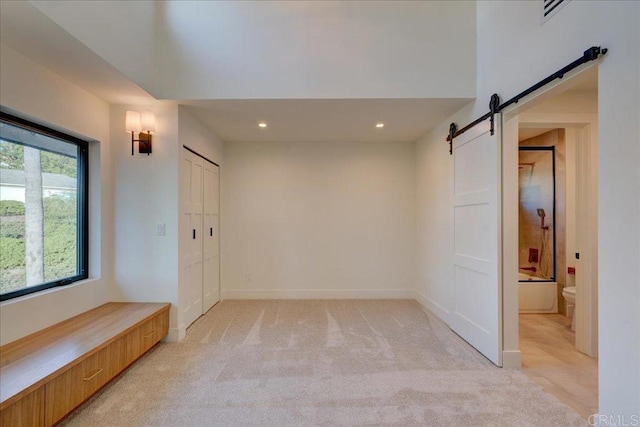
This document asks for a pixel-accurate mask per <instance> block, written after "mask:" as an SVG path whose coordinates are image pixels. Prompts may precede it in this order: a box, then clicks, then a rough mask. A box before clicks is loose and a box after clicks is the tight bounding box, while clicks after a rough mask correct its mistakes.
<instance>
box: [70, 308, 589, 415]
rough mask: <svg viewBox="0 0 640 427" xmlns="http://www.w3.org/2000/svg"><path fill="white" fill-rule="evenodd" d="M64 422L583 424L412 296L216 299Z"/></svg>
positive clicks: (555, 401)
mask: <svg viewBox="0 0 640 427" xmlns="http://www.w3.org/2000/svg"><path fill="white" fill-rule="evenodd" d="M65 424H66V425H68V426H214V425H228V426H244V425H274V426H276V425H277V426H284V425H291V426H303V425H363V424H377V425H380V424H393V425H403V426H408V425H438V426H440V425H442V426H519V427H521V426H578V425H580V426H584V425H587V422H586V420H584V419H582V418H581V417H580V416H579V415H578V414H577V413H575V412H574V411H573V410H571V409H570V408H569V407H567V406H565V405H564V404H562V403H560V402H559V401H558V400H556V399H555V398H554V397H553V396H552V395H550V394H548V393H546V392H545V391H543V390H542V389H541V388H540V387H539V386H538V385H536V384H535V383H534V382H533V381H531V380H529V379H528V378H527V377H525V376H524V375H523V374H522V373H521V372H520V371H518V370H508V369H499V368H496V367H494V366H493V365H492V364H491V363H490V362H489V361H487V360H486V359H485V358H484V357H482V356H481V355H480V354H479V353H477V352H476V351H475V350H474V349H473V348H471V347H470V346H469V345H468V344H467V343H465V342H464V341H463V340H462V339H460V338H459V337H458V336H457V335H455V334H454V333H453V332H451V331H450V330H449V329H448V328H447V326H446V325H445V324H444V323H442V322H441V321H440V320H439V319H437V318H436V317H435V316H434V315H432V314H430V313H428V312H427V313H425V312H424V311H423V310H422V309H421V307H420V306H419V305H418V303H416V302H415V301H409V300H380V301H371V300H336V301H333V300H329V301H320V300H316V301H290V300H288V301H224V302H222V303H219V304H218V305H216V306H215V307H214V308H213V309H212V310H210V311H209V313H207V314H206V315H205V316H203V317H202V318H200V319H199V320H198V321H197V322H196V323H194V324H193V325H192V327H191V328H190V329H189V331H188V333H187V337H186V338H185V340H184V341H183V342H181V343H179V344H164V343H161V344H160V345H158V346H157V347H156V348H154V349H153V350H152V351H151V352H150V353H149V354H147V355H146V356H145V357H144V358H142V359H141V360H140V361H138V362H137V363H136V364H135V365H134V366H132V367H131V368H130V369H129V370H128V371H127V372H126V373H125V374H123V375H122V376H121V377H119V378H117V379H116V380H115V381H114V382H112V383H111V384H110V385H109V386H108V387H107V388H105V389H104V391H102V392H101V393H99V394H98V395H97V396H95V397H94V398H93V399H92V400H90V401H89V402H88V403H87V404H85V405H84V406H83V407H82V408H80V410H79V411H77V412H76V413H75V414H74V415H72V416H71V417H70V418H68V419H67V421H66V422H65Z"/></svg>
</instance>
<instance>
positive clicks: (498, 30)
mask: <svg viewBox="0 0 640 427" xmlns="http://www.w3.org/2000/svg"><path fill="white" fill-rule="evenodd" d="M539 7H540V4H539V2H490V1H483V2H478V4H477V18H478V20H477V30H478V51H477V58H478V101H477V102H476V103H475V104H474V106H473V107H469V108H467V109H465V110H463V111H461V112H459V113H458V114H456V115H454V117H452V118H451V119H454V120H455V121H456V122H457V123H458V124H459V125H464V124H466V123H468V122H469V121H471V120H473V119H475V118H476V117H477V116H479V115H481V114H484V113H486V112H487V110H488V108H487V103H488V100H489V97H490V95H491V94H492V93H494V92H498V93H499V94H500V95H501V96H502V98H503V99H508V98H510V97H511V96H514V95H515V94H517V93H519V92H520V91H522V90H523V89H525V88H527V87H529V86H530V85H531V84H533V83H535V82H537V81H538V80H540V79H542V78H544V77H546V76H547V75H548V74H550V73H552V72H554V71H556V70H557V69H559V68H561V67H563V66H565V65H566V64H568V63H569V62H571V61H573V60H574V59H576V58H578V57H579V56H581V55H582V52H583V51H584V50H585V49H587V48H588V47H590V46H592V45H602V46H604V47H607V48H609V49H610V52H609V54H608V55H607V56H606V57H605V58H604V59H603V61H602V63H601V64H600V66H599V70H598V76H599V86H598V89H599V99H598V112H599V134H598V135H599V138H598V140H599V162H600V163H599V165H600V170H599V193H598V194H599V200H598V205H599V213H598V217H599V233H598V241H599V267H600V268H599V283H600V287H599V290H600V294H599V302H600V304H599V310H600V323H599V332H600V343H599V344H600V350H599V356H600V358H599V365H600V372H599V377H600V387H599V391H600V394H599V397H600V413H602V414H627V415H630V414H632V413H637V412H638V410H639V408H640V381H638V379H639V378H640V340H639V339H638V337H639V336H640V286H639V283H640V271H639V269H638V260H639V259H640V189H639V188H638V183H639V182H640V169H639V168H638V165H639V164H640V138H639V135H640V120H638V117H640V97H639V96H638V94H639V93H640V79H638V75H640V51H639V50H638V45H639V44H640V26H639V25H638V22H639V20H640V3H638V2H625V1H621V2H615V1H608V2H604V1H592V2H579V1H573V2H570V3H568V4H567V6H566V7H565V8H564V9H562V10H561V11H560V12H559V13H558V14H557V15H556V16H555V17H554V18H552V19H551V20H550V21H548V22H547V23H546V24H544V25H543V26H540V20H539V19H540V18H539V9H538V8H539ZM505 35H508V36H505ZM450 121H451V120H447V121H446V122H443V123H442V124H441V125H440V127H439V128H438V129H436V130H435V131H434V132H432V133H431V134H429V135H427V136H426V137H425V138H423V139H422V140H421V141H420V143H419V144H418V147H419V151H421V150H422V151H431V150H433V151H434V152H437V153H441V152H442V154H438V156H439V157H433V158H431V157H426V156H424V157H421V158H419V160H418V166H417V168H418V171H426V170H428V169H429V168H430V167H437V164H438V160H441V161H444V157H446V156H447V155H448V154H447V153H446V150H447V147H446V143H445V138H446V135H447V129H448V123H449V122H450ZM443 173H444V172H443ZM434 179H435V180H434V182H433V184H432V185H434V186H439V185H445V186H446V185H448V180H447V179H446V177H441V176H438V177H434ZM428 194H429V193H427V190H426V189H425V188H422V189H420V187H419V194H418V199H419V200H420V199H424V198H426V197H427V195H428ZM441 197H443V196H441ZM437 200H439V201H441V199H437ZM437 209H438V207H437V204H434V205H433V206H431V205H423V210H422V211H420V210H419V216H418V224H419V227H418V230H419V233H420V234H424V235H426V236H427V237H429V236H434V237H435V238H434V239H433V240H432V239H431V238H429V241H428V242H427V243H426V245H427V248H428V249H425V248H424V247H422V248H421V247H419V251H418V260H419V268H424V267H421V263H424V262H426V261H425V259H427V258H428V257H427V256H428V255H429V254H430V253H433V251H435V248H436V247H437V245H438V244H444V238H438V236H443V235H444V234H445V233H444V232H443V230H442V229H441V227H444V226H446V227H448V228H449V229H450V224H447V223H435V222H433V221H432V218H433V217H434V216H437V215H438V214H437V213H436V210H437ZM422 238H424V237H422ZM429 259H430V258H429ZM428 262H429V263H430V264H429V265H431V266H433V268H434V269H435V270H434V271H433V272H431V273H430V274H431V275H432V277H435V278H437V279H438V280H425V278H424V277H422V278H421V279H422V280H421V281H420V283H419V285H418V286H419V290H420V291H421V292H422V293H424V294H425V295H426V296H428V297H431V298H434V302H435V303H437V304H438V305H440V306H442V307H444V308H447V309H450V308H451V299H450V297H449V295H448V294H447V290H446V287H447V286H448V285H449V284H450V281H447V280H446V279H447V277H448V274H449V273H448V270H449V269H450V263H442V264H440V265H436V264H435V263H433V262H432V261H428ZM511 321H514V320H513V319H511ZM631 379H633V380H631Z"/></svg>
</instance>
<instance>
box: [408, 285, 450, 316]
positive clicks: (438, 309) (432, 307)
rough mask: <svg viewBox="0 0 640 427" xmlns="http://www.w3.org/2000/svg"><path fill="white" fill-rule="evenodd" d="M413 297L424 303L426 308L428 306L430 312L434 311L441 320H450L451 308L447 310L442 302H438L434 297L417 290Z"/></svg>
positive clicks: (421, 303)
mask: <svg viewBox="0 0 640 427" xmlns="http://www.w3.org/2000/svg"><path fill="white" fill-rule="evenodd" d="M413 299H415V300H416V301H418V302H419V303H420V305H422V306H423V307H424V308H426V309H427V310H429V311H430V312H432V313H433V314H435V315H436V316H438V317H439V318H440V320H442V321H443V322H445V323H447V324H448V323H449V322H448V320H449V310H447V309H446V308H444V307H443V306H441V305H440V304H438V303H436V302H435V301H433V300H432V299H429V298H427V296H426V295H425V294H423V293H422V292H420V291H417V290H414V291H413Z"/></svg>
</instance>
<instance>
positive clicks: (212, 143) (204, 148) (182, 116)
mask: <svg viewBox="0 0 640 427" xmlns="http://www.w3.org/2000/svg"><path fill="white" fill-rule="evenodd" d="M178 143H179V145H180V147H182V146H183V145H186V146H187V147H189V148H190V149H192V150H194V151H196V152H197V153H198V154H200V155H201V156H204V157H206V158H207V159H209V160H211V161H212V162H214V163H217V164H218V166H222V163H223V155H224V142H222V140H221V139H220V138H218V136H217V135H215V134H214V133H213V132H211V131H210V130H209V128H207V127H206V126H205V125H203V124H202V122H200V121H199V120H198V119H196V118H195V117H194V116H193V115H192V114H191V113H190V112H189V111H188V110H187V109H186V108H185V107H183V106H179V107H178ZM180 164H182V162H180Z"/></svg>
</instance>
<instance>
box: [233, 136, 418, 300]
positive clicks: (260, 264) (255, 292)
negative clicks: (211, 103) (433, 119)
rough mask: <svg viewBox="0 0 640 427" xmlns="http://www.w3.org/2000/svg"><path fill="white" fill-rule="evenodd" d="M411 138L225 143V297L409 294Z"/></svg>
mask: <svg viewBox="0 0 640 427" xmlns="http://www.w3.org/2000/svg"><path fill="white" fill-rule="evenodd" d="M414 150H415V146H414V144H413V143H388V144H385V143H366V142H363V143H345V144H341V143H327V144H318V143H294V144H286V143H228V144H226V146H225V166H224V169H223V173H222V205H221V207H222V233H223V234H222V286H223V295H224V297H225V298H262V297H264V298H271V297H281V298H339V297H345V298H376V297H410V296H412V291H411V290H410V289H411V287H412V284H413V281H414V275H413V271H414V268H415V267H414V259H413V257H414V253H415V251H414V227H415V181H414Z"/></svg>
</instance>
